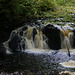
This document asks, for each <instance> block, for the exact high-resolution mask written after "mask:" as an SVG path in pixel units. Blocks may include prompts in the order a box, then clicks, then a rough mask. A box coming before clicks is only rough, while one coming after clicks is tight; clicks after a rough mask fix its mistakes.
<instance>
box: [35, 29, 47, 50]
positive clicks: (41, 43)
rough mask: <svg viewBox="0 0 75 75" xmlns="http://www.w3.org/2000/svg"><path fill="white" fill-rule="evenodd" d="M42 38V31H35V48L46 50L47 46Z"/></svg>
mask: <svg viewBox="0 0 75 75" xmlns="http://www.w3.org/2000/svg"><path fill="white" fill-rule="evenodd" d="M43 37H44V36H43V33H42V31H39V30H37V34H36V36H35V39H34V44H35V48H39V49H48V46H47V44H46V42H45V40H44V39H43Z"/></svg>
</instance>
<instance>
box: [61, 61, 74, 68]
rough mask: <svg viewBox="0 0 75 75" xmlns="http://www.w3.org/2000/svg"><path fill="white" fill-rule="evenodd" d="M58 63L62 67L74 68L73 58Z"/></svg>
mask: <svg viewBox="0 0 75 75" xmlns="http://www.w3.org/2000/svg"><path fill="white" fill-rule="evenodd" d="M60 64H61V65H62V66H64V67H68V68H75V61H73V60H70V61H68V62H62V63H60Z"/></svg>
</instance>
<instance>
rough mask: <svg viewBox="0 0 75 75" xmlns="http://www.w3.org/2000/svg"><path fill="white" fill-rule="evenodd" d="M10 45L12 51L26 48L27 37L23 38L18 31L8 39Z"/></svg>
mask: <svg viewBox="0 0 75 75" xmlns="http://www.w3.org/2000/svg"><path fill="white" fill-rule="evenodd" d="M8 45H9V48H10V50H11V51H12V52H16V51H20V50H22V49H25V39H23V38H22V37H21V36H20V35H18V34H17V33H13V34H12V35H11V38H10V40H9V41H8Z"/></svg>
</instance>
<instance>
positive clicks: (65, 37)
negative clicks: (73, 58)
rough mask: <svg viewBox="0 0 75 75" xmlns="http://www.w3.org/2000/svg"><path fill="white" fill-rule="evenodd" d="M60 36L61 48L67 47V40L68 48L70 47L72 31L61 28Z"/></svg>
mask: <svg viewBox="0 0 75 75" xmlns="http://www.w3.org/2000/svg"><path fill="white" fill-rule="evenodd" d="M60 38H61V48H62V49H65V48H67V46H66V42H67V45H68V47H69V49H70V48H72V46H73V39H74V33H73V32H69V31H63V30H61V33H60Z"/></svg>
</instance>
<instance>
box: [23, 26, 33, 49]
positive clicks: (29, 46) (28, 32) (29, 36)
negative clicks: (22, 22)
mask: <svg viewBox="0 0 75 75" xmlns="http://www.w3.org/2000/svg"><path fill="white" fill-rule="evenodd" d="M32 35H33V27H29V28H28V30H26V31H24V32H23V37H24V38H25V39H26V42H25V44H26V48H27V49H33V48H34V43H33V36H32Z"/></svg>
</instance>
